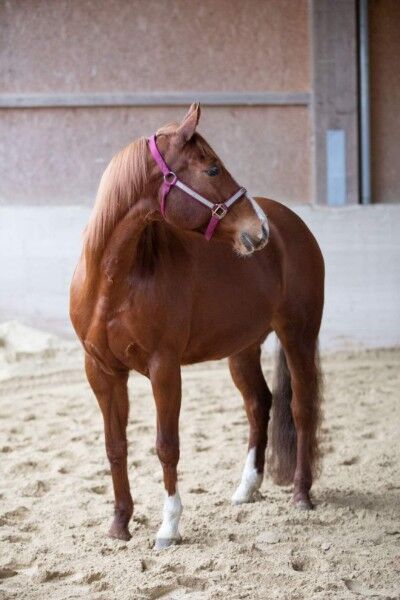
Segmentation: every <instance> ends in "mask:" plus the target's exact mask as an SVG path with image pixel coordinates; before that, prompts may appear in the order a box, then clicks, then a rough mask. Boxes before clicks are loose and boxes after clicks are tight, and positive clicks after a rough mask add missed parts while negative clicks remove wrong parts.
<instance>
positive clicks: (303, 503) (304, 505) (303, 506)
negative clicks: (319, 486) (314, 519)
mask: <svg viewBox="0 0 400 600" xmlns="http://www.w3.org/2000/svg"><path fill="white" fill-rule="evenodd" d="M294 506H295V508H297V510H313V508H314V505H313V504H312V502H311V500H304V499H302V500H297V501H296V502H295V503H294Z"/></svg>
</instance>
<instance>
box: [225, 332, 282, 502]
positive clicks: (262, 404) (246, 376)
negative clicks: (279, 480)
mask: <svg viewBox="0 0 400 600" xmlns="http://www.w3.org/2000/svg"><path fill="white" fill-rule="evenodd" d="M260 357H261V348H260V346H259V345H258V344H257V345H255V346H252V347H250V348H247V349H246V350H243V351H242V352H239V353H238V354H235V355H234V356H230V357H229V369H230V372H231V375H232V379H233V382H234V383H235V385H236V387H237V388H238V389H239V391H240V392H241V394H242V396H243V400H244V405H245V408H246V413H247V418H248V420H249V425H250V434H249V446H248V454H247V459H246V463H245V467H244V469H243V474H242V479H241V482H240V484H239V487H238V488H237V490H236V491H235V493H234V494H233V496H232V502H233V503H234V504H242V503H244V502H251V501H252V499H253V495H254V492H255V491H256V490H258V488H259V487H260V486H261V483H262V479H263V473H264V463H265V449H266V446H267V428H268V420H269V413H270V409H271V401H272V395H271V392H270V390H269V388H268V386H267V383H266V381H265V379H264V375H263V373H262V369H261V362H260Z"/></svg>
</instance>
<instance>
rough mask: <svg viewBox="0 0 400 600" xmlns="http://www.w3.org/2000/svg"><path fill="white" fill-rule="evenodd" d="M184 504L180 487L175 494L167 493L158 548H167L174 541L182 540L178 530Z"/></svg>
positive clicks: (158, 533) (158, 536)
mask: <svg viewBox="0 0 400 600" xmlns="http://www.w3.org/2000/svg"><path fill="white" fill-rule="evenodd" d="M182 510H183V506H182V502H181V498H180V496H179V492H178V489H176V492H175V494H174V495H173V496H168V494H167V493H166V495H165V501H164V509H163V521H162V523H161V527H160V529H159V530H158V532H157V538H156V548H166V547H168V546H170V545H171V544H173V543H174V542H177V541H180V539H181V536H180V534H179V531H178V527H179V519H180V518H181V514H182Z"/></svg>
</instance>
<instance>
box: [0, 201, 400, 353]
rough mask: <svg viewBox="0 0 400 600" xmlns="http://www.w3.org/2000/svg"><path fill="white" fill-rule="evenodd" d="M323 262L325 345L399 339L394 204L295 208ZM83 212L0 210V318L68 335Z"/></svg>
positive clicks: (398, 215)
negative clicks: (311, 232)
mask: <svg viewBox="0 0 400 600" xmlns="http://www.w3.org/2000/svg"><path fill="white" fill-rule="evenodd" d="M296 210H297V212H298V213H299V214H300V215H301V217H302V218H303V219H304V220H305V221H306V223H307V224H308V225H309V226H310V228H311V230H312V231H313V232H314V234H315V235H316V237H317V239H318V241H319V243H320V245H321V248H322V251H323V253H324V256H325V261H326V304H325V314H324V320H323V327H322V334H321V340H322V347H323V348H325V349H327V348H328V349H332V348H347V347H349V346H350V347H351V346H372V347H373V346H392V345H396V344H400V305H399V298H400V237H399V235H398V223H399V222H400V206H370V207H357V206H356V207H347V208H343V209H329V208H311V207H306V206H299V207H297V208H296ZM88 215H89V210H88V209H87V208H84V207H51V208H49V207H19V208H18V207H17V208H12V207H2V208H1V207H0V256H1V257H2V261H1V262H2V268H1V271H0V321H1V320H6V319H14V318H17V319H21V320H22V321H25V322H26V323H28V324H33V325H35V326H38V327H39V326H40V327H44V328H46V329H51V330H54V331H58V332H61V333H64V334H70V333H71V328H70V325H69V321H68V316H67V315H68V288H69V283H70V280H71V277H72V273H73V269H74V267H75V264H76V261H77V257H78V255H79V252H80V247H81V232H82V230H83V227H84V225H85V224H86V222H87V219H88Z"/></svg>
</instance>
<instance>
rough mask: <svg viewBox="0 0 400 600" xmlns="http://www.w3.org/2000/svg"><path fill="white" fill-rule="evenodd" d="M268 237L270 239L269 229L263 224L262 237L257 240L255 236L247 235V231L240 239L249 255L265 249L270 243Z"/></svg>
mask: <svg viewBox="0 0 400 600" xmlns="http://www.w3.org/2000/svg"><path fill="white" fill-rule="evenodd" d="M268 237H269V231H268V227H267V226H266V225H265V224H264V223H263V224H262V225H261V236H258V237H256V238H255V237H254V236H252V235H250V234H249V233H247V231H244V232H243V233H242V234H241V236H240V239H241V241H242V244H243V246H244V247H245V248H246V250H247V252H248V253H249V254H252V253H253V252H255V251H256V250H261V249H262V248H264V246H265V245H266V244H267V242H268Z"/></svg>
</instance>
